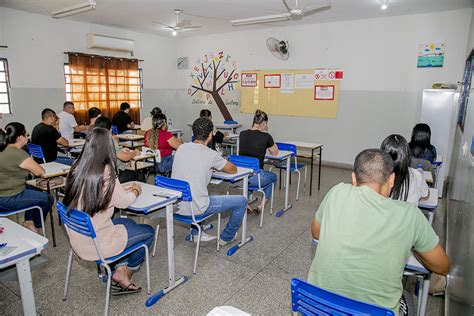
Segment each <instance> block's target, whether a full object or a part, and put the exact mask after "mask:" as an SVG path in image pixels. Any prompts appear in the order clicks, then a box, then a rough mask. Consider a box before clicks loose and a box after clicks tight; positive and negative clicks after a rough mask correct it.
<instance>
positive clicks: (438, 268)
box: [413, 244, 451, 275]
mask: <svg viewBox="0 0 474 316" xmlns="http://www.w3.org/2000/svg"><path fill="white" fill-rule="evenodd" d="M413 252H414V254H415V256H416V257H417V258H418V260H419V261H420V262H421V263H422V264H423V265H424V266H425V267H426V268H427V269H428V270H430V271H432V272H434V273H437V274H441V275H447V274H448V272H449V268H450V267H451V262H450V261H449V257H448V255H447V254H446V252H445V251H444V249H443V247H441V245H439V244H438V245H437V246H436V247H434V248H433V249H432V250H430V251H427V252H416V251H413Z"/></svg>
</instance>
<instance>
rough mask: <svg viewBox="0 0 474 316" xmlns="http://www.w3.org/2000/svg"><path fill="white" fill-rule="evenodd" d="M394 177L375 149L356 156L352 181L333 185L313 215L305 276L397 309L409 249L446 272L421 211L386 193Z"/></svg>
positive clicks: (445, 259) (442, 255)
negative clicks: (313, 244)
mask: <svg viewBox="0 0 474 316" xmlns="http://www.w3.org/2000/svg"><path fill="white" fill-rule="evenodd" d="M394 178H395V176H394V174H393V161H392V159H391V158H390V156H388V155H387V154H385V153H383V152H382V151H381V150H379V149H367V150H364V151H362V152H361V153H360V154H359V155H358V156H357V158H356V160H355V163H354V172H353V173H352V185H350V184H344V183H341V184H338V185H336V186H335V187H333V188H332V189H331V190H330V191H329V192H328V194H327V195H326V197H325V198H324V200H323V202H322V203H321V205H320V207H319V209H318V211H317V212H316V216H315V218H314V219H313V223H312V227H311V231H312V234H313V238H315V239H318V240H319V244H318V248H317V250H316V255H315V257H314V260H313V263H312V265H311V268H310V270H309V275H308V282H309V283H312V284H315V285H317V286H319V287H322V288H324V289H327V290H329V291H332V292H335V293H337V294H341V295H344V296H347V297H350V298H353V299H356V300H360V301H364V302H368V303H372V304H375V305H379V306H383V307H386V308H390V309H392V310H393V311H394V312H395V315H398V303H399V300H400V297H401V295H402V290H403V287H402V283H401V279H402V275H403V270H404V267H405V263H406V261H407V259H408V258H409V256H410V253H411V251H413V252H414V254H415V255H416V256H417V257H418V259H419V260H420V262H421V263H423V265H424V266H425V267H426V268H428V269H429V270H431V271H433V272H435V273H438V274H442V275H446V274H447V273H448V271H449V267H450V262H449V258H448V256H447V255H446V253H445V252H444V250H443V248H442V247H441V246H440V245H439V244H438V242H439V238H438V236H437V235H436V233H435V232H434V231H433V228H432V227H431V226H430V224H429V222H428V220H427V219H426V218H425V217H424V215H423V213H421V211H420V210H419V209H418V208H417V207H416V206H415V205H414V204H412V203H407V202H402V201H396V200H392V199H390V198H387V197H388V196H389V195H390V191H391V189H392V187H393V183H394Z"/></svg>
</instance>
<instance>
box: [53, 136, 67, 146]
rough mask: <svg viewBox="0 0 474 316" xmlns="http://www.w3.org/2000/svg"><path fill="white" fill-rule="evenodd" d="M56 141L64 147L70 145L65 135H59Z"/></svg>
mask: <svg viewBox="0 0 474 316" xmlns="http://www.w3.org/2000/svg"><path fill="white" fill-rule="evenodd" d="M56 143H58V144H59V145H61V146H64V147H68V146H69V142H68V141H67V139H66V138H64V137H59V138H58V140H57V141H56Z"/></svg>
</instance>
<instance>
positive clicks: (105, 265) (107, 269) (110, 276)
mask: <svg viewBox="0 0 474 316" xmlns="http://www.w3.org/2000/svg"><path fill="white" fill-rule="evenodd" d="M104 267H105V270H106V271H107V290H106V292H105V312H104V315H105V316H107V315H108V314H109V300H110V284H111V283H112V271H110V267H109V265H107V264H104Z"/></svg>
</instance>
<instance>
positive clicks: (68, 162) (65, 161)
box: [55, 156, 74, 166]
mask: <svg viewBox="0 0 474 316" xmlns="http://www.w3.org/2000/svg"><path fill="white" fill-rule="evenodd" d="M55 162H59V163H62V164H65V165H68V166H72V164H73V163H74V159H72V158H69V157H59V156H58V157H57V158H56V160H55Z"/></svg>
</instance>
